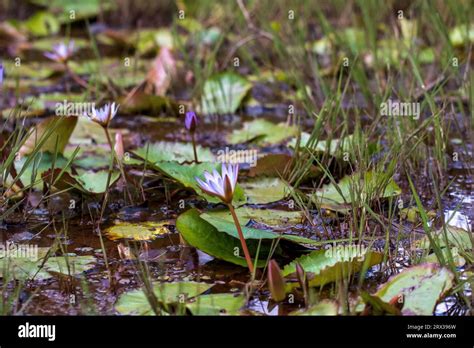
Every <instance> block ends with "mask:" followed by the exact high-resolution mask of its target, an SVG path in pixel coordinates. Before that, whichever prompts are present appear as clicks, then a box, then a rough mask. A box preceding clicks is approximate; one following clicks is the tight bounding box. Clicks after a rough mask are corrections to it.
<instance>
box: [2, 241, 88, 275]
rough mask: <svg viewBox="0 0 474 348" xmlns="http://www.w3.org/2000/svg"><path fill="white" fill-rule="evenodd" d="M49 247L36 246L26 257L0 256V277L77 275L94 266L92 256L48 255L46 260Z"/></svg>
mask: <svg viewBox="0 0 474 348" xmlns="http://www.w3.org/2000/svg"><path fill="white" fill-rule="evenodd" d="M49 250H50V248H48V247H45V248H43V247H38V249H37V255H33V254H32V255H28V257H9V256H3V257H1V258H0V277H2V278H3V277H4V276H7V275H8V276H9V277H10V278H12V279H18V280H27V279H37V280H41V279H48V278H51V277H53V275H52V273H61V274H65V275H79V274H81V273H82V272H84V271H87V270H89V269H92V268H93V267H94V266H95V263H96V259H95V257H93V256H89V255H84V256H76V255H67V256H53V257H49V258H48V259H47V260H46V262H45V261H44V258H45V257H46V256H47V254H48V252H49Z"/></svg>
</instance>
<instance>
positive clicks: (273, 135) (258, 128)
mask: <svg viewBox="0 0 474 348" xmlns="http://www.w3.org/2000/svg"><path fill="white" fill-rule="evenodd" d="M297 134H298V127H296V126H289V125H288V124H287V123H278V124H275V123H273V122H270V121H267V120H264V119H256V120H253V121H250V122H245V123H244V125H243V127H242V129H237V130H234V131H233V132H232V133H231V134H230V135H229V136H228V137H227V140H228V141H229V142H230V143H231V144H239V143H246V142H257V143H264V144H278V143H280V142H282V141H283V140H285V139H288V138H290V137H293V136H296V135H297Z"/></svg>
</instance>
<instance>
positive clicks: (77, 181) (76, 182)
mask: <svg viewBox="0 0 474 348" xmlns="http://www.w3.org/2000/svg"><path fill="white" fill-rule="evenodd" d="M108 177H109V171H108V170H107V171H105V170H102V171H98V172H84V173H82V174H81V175H77V176H73V175H71V174H69V173H67V172H61V170H60V169H55V170H53V171H51V170H49V171H48V172H45V173H43V174H42V179H43V181H44V182H46V183H48V184H52V186H53V187H56V188H57V189H58V190H61V191H62V190H70V189H74V190H77V191H79V192H82V193H84V194H92V195H94V194H102V193H104V192H105V191H106V190H107V180H108ZM119 177H120V173H119V172H117V171H114V172H112V174H111V176H110V182H109V187H110V186H112V185H113V184H114V183H115V182H116V181H117V180H118V178H119Z"/></svg>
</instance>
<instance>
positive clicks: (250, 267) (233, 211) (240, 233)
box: [227, 203, 254, 276]
mask: <svg viewBox="0 0 474 348" xmlns="http://www.w3.org/2000/svg"><path fill="white" fill-rule="evenodd" d="M227 206H228V207H229V210H230V213H231V215H232V218H233V219H234V223H235V227H237V232H238V233H239V238H240V244H242V249H243V250H244V255H245V260H246V261H247V266H248V267H249V271H250V274H251V275H252V276H253V271H254V268H253V263H252V258H251V257H250V253H249V249H248V248H247V243H246V242H245V237H244V234H243V233H242V228H241V227H240V223H239V219H238V218H237V214H236V213H235V209H234V207H233V206H232V203H229V204H227Z"/></svg>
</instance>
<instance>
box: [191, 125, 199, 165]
mask: <svg viewBox="0 0 474 348" xmlns="http://www.w3.org/2000/svg"><path fill="white" fill-rule="evenodd" d="M191 139H192V141H193V151H194V162H196V163H199V161H198V155H197V151H196V136H195V135H194V132H192V133H191Z"/></svg>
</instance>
